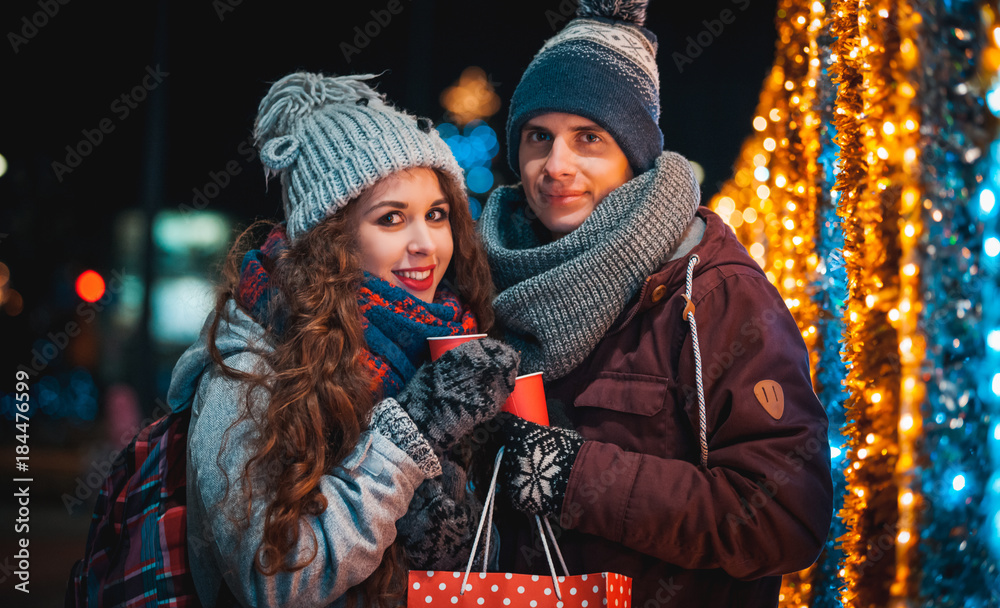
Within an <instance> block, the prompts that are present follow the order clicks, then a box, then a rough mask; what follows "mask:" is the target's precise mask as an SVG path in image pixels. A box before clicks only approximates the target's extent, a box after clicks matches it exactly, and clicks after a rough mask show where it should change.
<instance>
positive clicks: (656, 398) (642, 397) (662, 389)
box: [573, 372, 670, 416]
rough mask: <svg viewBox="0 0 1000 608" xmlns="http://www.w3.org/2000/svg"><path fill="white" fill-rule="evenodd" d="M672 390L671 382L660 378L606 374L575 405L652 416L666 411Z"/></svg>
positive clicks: (581, 394)
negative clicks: (664, 408) (669, 393)
mask: <svg viewBox="0 0 1000 608" xmlns="http://www.w3.org/2000/svg"><path fill="white" fill-rule="evenodd" d="M669 390H670V380H669V379H667V378H663V377H660V376H647V375H644V374H624V373H614V372H605V373H602V374H600V375H599V376H598V377H597V378H596V379H595V380H594V381H593V382H591V383H590V385H588V386H587V388H585V389H583V392H581V393H580V394H579V395H578V396H577V398H576V400H575V401H574V402H573V405H574V406H575V407H599V408H602V409H606V410H614V411H616V412H624V413H627V414H637V415H639V416H652V415H654V414H656V413H657V412H659V411H660V410H662V409H663V404H664V403H665V401H666V398H667V393H668V391H669Z"/></svg>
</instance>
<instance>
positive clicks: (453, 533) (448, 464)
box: [396, 458, 496, 570]
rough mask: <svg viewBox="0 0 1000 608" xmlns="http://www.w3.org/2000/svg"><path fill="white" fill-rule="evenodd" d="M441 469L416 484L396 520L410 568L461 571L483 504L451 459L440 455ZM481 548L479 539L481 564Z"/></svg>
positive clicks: (478, 558)
mask: <svg viewBox="0 0 1000 608" xmlns="http://www.w3.org/2000/svg"><path fill="white" fill-rule="evenodd" d="M441 468H442V469H443V471H444V473H443V475H442V476H441V477H437V478H435V479H428V480H427V481H425V482H424V483H422V484H420V486H419V487H418V488H417V491H416V492H415V493H414V494H413V500H412V501H411V502H410V508H409V510H408V511H407V512H406V515H404V516H403V517H402V518H400V519H399V521H397V522H396V530H397V532H398V533H399V538H400V540H401V541H402V542H403V546H404V547H405V548H406V555H407V557H408V558H409V561H410V567H411V568H412V569H414V570H462V569H463V568H465V565H466V562H467V560H468V559H469V554H470V553H471V551H472V544H473V542H474V541H475V539H476V528H477V527H478V526H479V518H480V516H481V515H482V512H483V505H482V503H481V502H480V501H479V499H478V498H476V496H475V494H473V493H472V492H470V491H469V490H468V488H467V480H466V476H465V473H464V472H463V471H462V469H461V468H459V466H458V465H456V464H455V463H454V461H452V460H451V459H448V458H443V459H442V460H441ZM485 533H486V531H485V530H484V534H485ZM491 546H493V547H495V546H496V543H495V542H494V543H492V544H491ZM484 548H485V542H484V541H480V543H479V553H480V555H477V556H476V560H475V561H476V563H481V560H482V558H483V556H482V552H483V551H484Z"/></svg>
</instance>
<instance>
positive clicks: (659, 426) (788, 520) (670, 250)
mask: <svg viewBox="0 0 1000 608" xmlns="http://www.w3.org/2000/svg"><path fill="white" fill-rule="evenodd" d="M623 4H624V5H625V8H624V9H623V8H621V7H622V5H623ZM606 5H610V6H611V8H610V9H606V8H603V7H604V6H606ZM644 10H645V7H644V2H627V3H621V2H601V1H600V0H590V1H588V0H584V2H581V5H580V10H579V12H578V16H577V18H576V19H574V20H573V21H571V22H570V23H569V24H568V25H567V27H566V28H565V29H564V30H563V31H562V32H560V33H559V34H558V35H556V36H555V37H553V38H552V39H550V40H549V41H548V42H547V43H546V44H545V46H543V48H542V50H541V51H540V52H539V53H538V54H537V55H536V56H535V58H534V60H533V61H532V63H531V65H530V66H529V67H528V69H527V70H526V71H525V74H524V76H523V78H522V80H521V82H520V83H519V85H518V87H517V90H516V91H515V92H514V96H513V99H512V100H511V105H510V116H509V118H508V123H507V137H508V147H509V162H510V165H511V167H512V168H513V169H514V170H515V172H517V173H518V174H519V175H520V177H521V179H522V184H521V185H520V186H518V187H506V188H499V189H498V190H497V191H496V192H494V194H493V196H491V198H490V200H489V202H488V203H487V206H486V209H485V211H484V213H483V217H482V219H481V221H480V230H481V232H482V236H483V240H484V243H485V246H486V250H487V254H488V256H489V260H490V266H491V269H492V271H493V273H494V280H495V282H496V287H497V291H498V294H499V295H498V297H497V298H496V300H495V302H494V306H495V309H496V312H497V316H498V320H499V321H500V322H501V323H502V325H503V326H504V327H505V331H506V337H507V340H508V341H509V342H510V343H511V344H513V345H514V346H515V347H516V348H517V349H518V350H519V351H520V352H521V368H520V373H522V374H526V373H530V372H535V371H542V372H544V378H545V382H546V386H545V389H546V395H547V398H548V401H549V409H550V418H551V419H552V420H553V424H552V426H549V427H542V426H538V425H535V424H532V423H529V422H526V421H523V420H520V419H517V418H514V417H512V416H509V415H503V414H502V415H501V417H500V418H499V421H500V428H501V433H500V435H501V437H502V438H503V440H504V444H505V445H506V449H507V452H506V455H505V457H504V462H503V464H502V469H501V480H502V484H501V490H500V491H501V493H502V496H503V498H505V499H506V502H507V503H509V505H510V506H512V507H513V510H512V511H511V510H508V511H507V512H501V513H500V514H498V517H497V524H498V527H499V529H500V532H501V558H502V562H501V569H502V570H507V571H516V572H529V573H536V574H543V573H547V572H548V562H547V560H546V558H545V555H544V553H542V550H541V542H540V540H539V539H538V538H537V535H536V534H534V533H533V527H534V524H533V518H529V517H525V516H524V514H528V515H533V514H541V515H546V516H552V518H553V519H555V518H558V521H559V523H560V524H561V530H560V532H561V534H560V535H559V536H560V539H559V544H560V547H561V548H562V553H563V555H564V556H565V557H566V562H567V565H568V566H569V569H570V574H585V573H594V572H602V571H614V572H618V573H621V574H625V575H628V576H630V577H632V578H633V601H632V605H634V606H637V607H643V606H662V605H673V606H685V607H687V606H752V607H756V606H775V605H776V604H777V598H778V592H779V586H780V575H781V574H784V573H788V572H793V571H796V570H799V569H802V568H805V567H807V566H809V565H810V564H812V563H813V562H814V561H815V559H816V557H817V556H818V555H819V553H820V551H821V550H822V547H823V545H824V543H825V541H826V538H827V533H828V530H829V525H830V519H831V517H832V511H833V506H832V505H833V500H832V492H833V491H832V481H831V472H830V449H829V442H828V438H827V426H828V424H827V419H826V415H825V413H824V411H823V408H822V407H821V405H820V403H819V401H818V399H817V398H816V395H815V393H814V392H813V390H812V385H811V380H810V374H809V362H808V353H807V351H806V349H805V345H804V344H803V341H802V338H801V336H800V334H799V331H798V328H797V326H796V324H795V322H794V320H793V318H792V316H791V314H790V313H789V312H788V310H787V308H786V307H785V305H784V303H783V301H782V299H781V297H780V296H779V295H778V293H777V291H776V290H775V289H774V287H773V286H772V285H771V284H770V283H769V282H768V281H767V279H766V277H765V276H764V274H763V273H762V272H761V269H760V268H759V267H758V266H757V264H756V263H755V262H753V260H752V259H751V258H750V257H749V255H748V254H747V252H746V250H745V249H744V248H743V246H742V245H741V244H740V243H739V242H738V241H737V239H736V237H735V235H734V234H733V232H732V231H731V230H730V229H729V228H728V227H727V226H726V225H725V224H724V223H723V222H722V220H721V219H720V218H719V217H718V216H717V215H716V214H715V213H713V212H711V211H710V210H708V209H705V208H699V206H698V204H699V188H698V184H697V182H696V180H695V178H694V176H693V173H692V171H691V167H690V164H689V163H688V162H687V161H686V160H685V159H684V158H683V157H681V156H680V155H677V154H675V153H672V152H665V151H663V135H662V133H661V132H660V129H659V127H658V120H659V82H658V73H657V69H656V62H655V58H654V57H655V50H656V38H655V36H654V35H653V34H652V33H651V32H649V31H648V30H646V29H645V28H643V27H642V25H643V23H644V20H645V19H644V17H645V15H644ZM689 277H690V279H689ZM699 357H700V361H699V360H698V358H699ZM702 364H704V368H703V369H700V368H701V365H702ZM560 421H562V424H560ZM563 427H565V428H563ZM557 529H559V528H557Z"/></svg>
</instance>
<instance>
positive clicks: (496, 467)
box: [458, 446, 503, 595]
mask: <svg viewBox="0 0 1000 608" xmlns="http://www.w3.org/2000/svg"><path fill="white" fill-rule="evenodd" d="M502 458H503V446H500V450H499V451H498V452H497V457H496V460H494V461H493V479H491V480H490V491H489V492H487V494H486V502H485V503H484V504H483V514H482V515H480V516H479V527H478V528H477V529H476V540H475V541H474V542H473V543H472V553H471V554H470V555H469V563H468V564H466V566H465V578H463V579H462V588H461V589H460V590H459V592H458V594H459V595H465V584H466V583H467V582H469V572H471V571H472V562H473V561H474V560H475V559H476V549H478V548H479V537H480V536H481V535H482V533H483V524H484V523H486V520H487V519H489V520H490V525H492V523H493V501H495V500H496V494H497V475H498V474H499V473H500V460H501V459H502ZM489 546H490V535H489V534H487V535H486V555H484V556H483V573H484V574H485V573H486V562H487V561H488V559H489V555H490V553H489Z"/></svg>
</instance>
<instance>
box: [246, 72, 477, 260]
mask: <svg viewBox="0 0 1000 608" xmlns="http://www.w3.org/2000/svg"><path fill="white" fill-rule="evenodd" d="M372 78H375V76H374V75H372V74H362V75H352V76H339V77H335V76H325V75H323V74H312V73H308V72H296V73H294V74H289V75H288V76H285V77H284V78H282V79H281V80H279V81H277V82H275V83H274V84H273V85H272V86H271V89H270V90H269V91H268V92H267V95H265V96H264V99H262V100H261V102H260V107H259V108H258V110H257V120H256V122H255V123H254V139H255V140H256V143H257V148H258V149H259V150H260V160H261V162H262V163H263V164H264V167H265V169H266V172H267V176H268V178H270V176H271V175H273V174H279V175H281V188H282V199H283V202H284V207H285V219H286V220H287V224H288V225H287V230H288V237H289V239H291V240H293V241H294V240H296V239H297V238H298V237H300V236H301V235H303V234H305V233H306V232H307V231H308V230H309V229H310V228H312V227H313V226H315V225H317V224H319V223H320V222H321V221H323V220H324V219H326V218H327V217H329V216H330V215H332V214H334V213H336V212H337V211H338V210H339V209H341V208H342V207H344V205H346V204H347V203H348V202H349V201H351V200H352V199H354V198H356V197H357V196H358V195H359V194H361V193H362V192H364V191H365V190H367V189H368V188H370V187H371V186H372V185H374V184H375V183H376V182H377V181H379V180H380V179H382V178H384V177H388V176H389V175H391V174H393V173H396V172H397V171H401V170H404V169H411V168H414V167H428V168H433V169H441V170H443V171H444V173H445V174H446V175H448V176H450V177H452V178H453V179H454V180H455V181H456V182H457V183H458V184H459V186H460V187H461V186H462V184H463V181H464V178H463V175H462V169H461V167H459V166H458V163H457V162H456V161H455V157H454V155H453V154H452V153H451V150H450V149H449V148H448V145H447V144H446V143H444V140H442V139H441V137H440V136H439V135H438V133H437V131H436V130H435V129H434V128H433V127H432V126H431V123H430V121H429V120H427V119H426V118H420V119H418V118H416V117H414V116H411V115H409V114H407V113H405V112H402V111H400V110H398V109H396V108H393V107H392V106H391V105H389V104H388V103H387V102H386V101H385V100H384V99H383V98H382V96H381V95H379V94H378V93H376V92H375V91H374V90H372V89H371V87H369V86H368V85H367V84H365V81H366V80H370V79H372Z"/></svg>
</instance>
